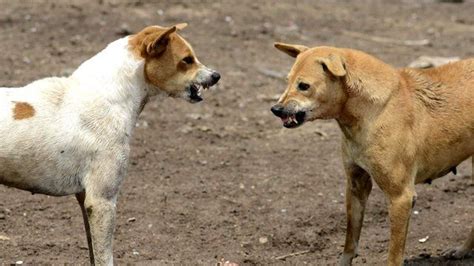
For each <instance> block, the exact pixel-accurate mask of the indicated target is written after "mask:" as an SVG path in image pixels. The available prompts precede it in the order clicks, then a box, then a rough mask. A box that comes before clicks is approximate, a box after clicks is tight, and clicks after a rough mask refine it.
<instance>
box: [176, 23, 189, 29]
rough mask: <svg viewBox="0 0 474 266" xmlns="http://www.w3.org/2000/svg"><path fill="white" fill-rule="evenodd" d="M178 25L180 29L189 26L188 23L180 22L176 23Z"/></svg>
mask: <svg viewBox="0 0 474 266" xmlns="http://www.w3.org/2000/svg"><path fill="white" fill-rule="evenodd" d="M174 26H175V27H176V29H178V30H183V29H184V28H186V27H187V26H188V23H179V24H176V25H174Z"/></svg>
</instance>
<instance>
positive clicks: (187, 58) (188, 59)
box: [183, 56, 194, 65]
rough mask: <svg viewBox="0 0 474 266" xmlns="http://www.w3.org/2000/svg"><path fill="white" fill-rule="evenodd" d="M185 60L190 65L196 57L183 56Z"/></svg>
mask: <svg viewBox="0 0 474 266" xmlns="http://www.w3.org/2000/svg"><path fill="white" fill-rule="evenodd" d="M183 62H184V63H186V64H188V65H191V64H192V63H194V58H193V57H192V56H186V57H185V58H183Z"/></svg>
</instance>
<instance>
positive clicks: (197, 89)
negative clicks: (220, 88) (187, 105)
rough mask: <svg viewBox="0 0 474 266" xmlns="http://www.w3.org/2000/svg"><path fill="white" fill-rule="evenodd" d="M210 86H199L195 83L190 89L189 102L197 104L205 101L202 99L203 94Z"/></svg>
mask: <svg viewBox="0 0 474 266" xmlns="http://www.w3.org/2000/svg"><path fill="white" fill-rule="evenodd" d="M209 87H210V86H209V85H207V84H198V83H193V84H191V85H190V86H189V87H188V91H189V100H190V102H192V103H197V102H200V101H202V100H203V98H202V92H203V91H204V90H208V89H209Z"/></svg>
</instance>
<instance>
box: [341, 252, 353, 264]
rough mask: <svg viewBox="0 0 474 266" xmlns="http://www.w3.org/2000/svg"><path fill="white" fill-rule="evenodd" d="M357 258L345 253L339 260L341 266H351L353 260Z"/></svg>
mask: <svg viewBox="0 0 474 266" xmlns="http://www.w3.org/2000/svg"><path fill="white" fill-rule="evenodd" d="M354 257H355V255H354V254H348V253H344V254H342V256H341V258H340V260H339V266H349V265H352V259H353V258H354Z"/></svg>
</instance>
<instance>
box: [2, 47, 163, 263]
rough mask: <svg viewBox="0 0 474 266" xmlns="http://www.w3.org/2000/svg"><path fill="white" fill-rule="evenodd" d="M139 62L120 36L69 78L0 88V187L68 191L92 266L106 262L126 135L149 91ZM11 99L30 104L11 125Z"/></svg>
mask: <svg viewBox="0 0 474 266" xmlns="http://www.w3.org/2000/svg"><path fill="white" fill-rule="evenodd" d="M143 65H144V60H140V59H138V58H136V57H134V56H133V54H132V53H131V52H130V51H129V49H128V38H123V39H120V40H117V41H115V42H113V43H111V44H110V45H109V46H107V48H106V49H104V50H103V51H102V52H100V53H99V54H97V55H96V56H94V57H93V58H91V59H90V60H88V61H86V62H84V63H83V64H82V65H81V66H80V67H79V68H78V69H77V70H76V71H75V72H74V73H73V74H72V75H71V76H70V77H67V78H57V77H53V78H45V79H42V80H38V81H35V82H33V83H31V84H29V85H27V86H25V87H21V88H0V135H1V136H2V141H1V142H0V184H5V185H8V186H12V187H16V188H20V189H25V190H29V191H32V192H38V193H43V194H48V195H55V196H62V195H69V194H76V196H77V197H78V200H79V203H80V205H81V208H82V210H83V216H84V222H85V224H86V233H87V236H88V244H89V250H90V254H91V262H94V263H95V264H96V265H111V264H113V255H112V238H113V229H114V220H115V202H116V197H117V194H118V189H119V186H120V183H121V181H122V179H123V177H124V176H125V173H126V168H127V163H128V156H129V138H130V136H131V134H132V131H133V127H134V125H135V122H136V120H137V116H138V114H139V112H140V106H141V103H142V101H143V100H144V99H145V98H146V97H148V96H149V95H150V94H151V92H152V90H151V89H152V88H150V86H151V85H148V84H147V83H146V81H145V78H144V70H143ZM156 91H158V90H157V89H154V90H153V92H156ZM16 102H25V103H28V104H29V105H31V106H33V108H34V110H35V113H34V116H32V117H29V118H26V119H21V120H15V119H14V114H13V113H14V111H13V110H14V107H15V104H16ZM84 191H85V194H84ZM81 198H82V199H81ZM89 227H90V228H89ZM92 257H93V258H94V260H92Z"/></svg>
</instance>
